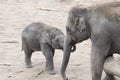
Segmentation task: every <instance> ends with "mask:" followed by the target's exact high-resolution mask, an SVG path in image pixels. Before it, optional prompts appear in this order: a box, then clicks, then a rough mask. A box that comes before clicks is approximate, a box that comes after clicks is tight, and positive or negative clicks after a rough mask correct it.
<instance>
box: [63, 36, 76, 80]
mask: <svg viewBox="0 0 120 80" xmlns="http://www.w3.org/2000/svg"><path fill="white" fill-rule="evenodd" d="M71 48H72V44H71V39H70V38H66V41H65V45H64V55H63V62H62V67H61V76H62V78H63V79H64V80H68V78H67V76H66V74H65V71H66V68H67V65H68V62H69V58H70V52H71V51H74V50H75V49H76V48H75V46H74V48H73V50H72V49H71Z"/></svg>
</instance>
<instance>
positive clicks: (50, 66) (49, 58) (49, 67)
mask: <svg viewBox="0 0 120 80" xmlns="http://www.w3.org/2000/svg"><path fill="white" fill-rule="evenodd" d="M41 51H42V52H43V54H44V56H45V58H46V71H47V73H48V74H50V75H54V74H55V71H54V62H53V56H54V49H53V48H52V47H51V46H50V45H48V44H46V43H42V44H41Z"/></svg>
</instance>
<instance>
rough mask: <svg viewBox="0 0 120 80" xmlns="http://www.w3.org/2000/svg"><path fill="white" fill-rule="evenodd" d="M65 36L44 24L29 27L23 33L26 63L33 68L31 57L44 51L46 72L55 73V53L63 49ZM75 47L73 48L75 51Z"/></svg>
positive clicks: (34, 24)
mask: <svg viewBox="0 0 120 80" xmlns="http://www.w3.org/2000/svg"><path fill="white" fill-rule="evenodd" d="M63 43H64V34H63V32H62V31H61V30H59V29H57V28H54V27H50V26H48V25H46V24H44V23H41V22H36V23H32V24H30V25H28V26H27V27H26V28H25V29H24V30H23V32H22V48H23V50H24V52H25V63H26V67H27V68H31V67H32V64H31V55H32V53H33V52H34V51H42V52H43V54H44V56H45V58H46V71H47V72H48V73H49V74H51V75H52V74H55V72H54V63H53V57H54V51H55V49H63ZM74 50H75V47H73V50H71V51H74Z"/></svg>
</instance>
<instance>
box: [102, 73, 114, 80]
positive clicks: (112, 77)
mask: <svg viewBox="0 0 120 80" xmlns="http://www.w3.org/2000/svg"><path fill="white" fill-rule="evenodd" d="M104 80H116V79H115V77H114V76H113V75H111V74H109V73H106V77H105V78H104Z"/></svg>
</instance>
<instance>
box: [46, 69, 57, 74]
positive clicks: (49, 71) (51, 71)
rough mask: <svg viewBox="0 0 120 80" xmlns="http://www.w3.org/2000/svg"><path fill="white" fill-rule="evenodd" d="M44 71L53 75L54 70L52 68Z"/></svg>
mask: <svg viewBox="0 0 120 80" xmlns="http://www.w3.org/2000/svg"><path fill="white" fill-rule="evenodd" d="M45 71H46V73H48V74H49V75H55V74H56V72H55V71H54V70H45Z"/></svg>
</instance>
